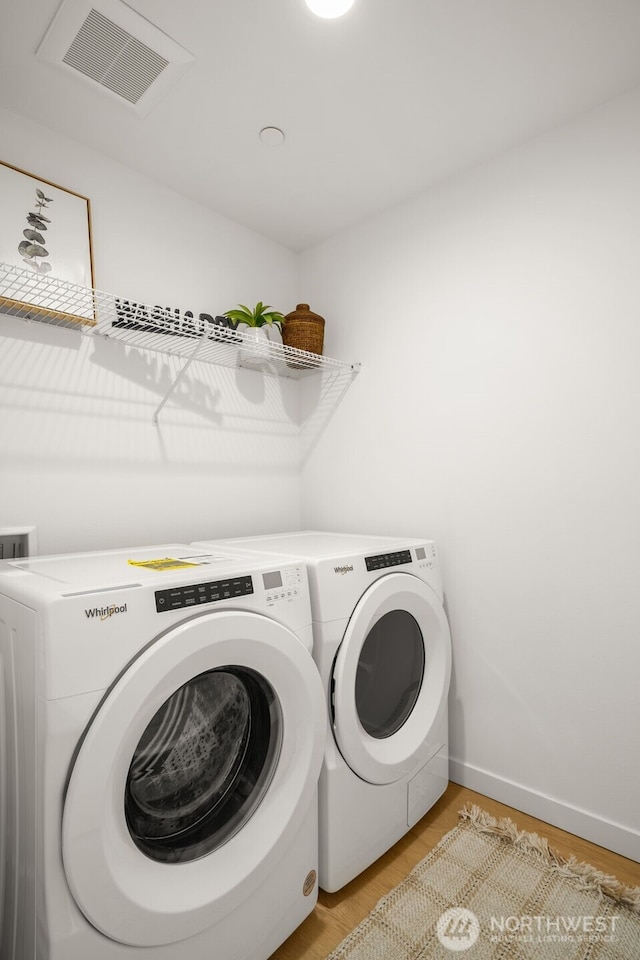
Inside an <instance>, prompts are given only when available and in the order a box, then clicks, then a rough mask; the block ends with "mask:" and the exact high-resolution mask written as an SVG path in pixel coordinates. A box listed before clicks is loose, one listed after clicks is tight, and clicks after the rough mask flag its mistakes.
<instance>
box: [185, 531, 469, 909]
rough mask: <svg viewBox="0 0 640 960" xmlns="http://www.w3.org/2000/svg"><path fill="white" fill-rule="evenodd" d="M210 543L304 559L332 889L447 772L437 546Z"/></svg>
mask: <svg viewBox="0 0 640 960" xmlns="http://www.w3.org/2000/svg"><path fill="white" fill-rule="evenodd" d="M199 546H203V545H202V544H200V545H199ZM218 547H219V548H220V549H233V550H238V551H242V550H243V549H247V550H250V551H252V552H256V551H257V552H262V553H264V554H269V555H271V556H274V557H275V556H278V555H279V556H290V557H294V556H295V557H297V558H300V559H303V560H304V562H305V563H306V565H307V569H308V574H309V584H310V590H311V610H312V614H313V632H314V641H313V656H314V659H315V661H316V663H317V665H318V668H319V671H320V675H321V678H322V682H323V685H324V693H325V698H326V703H327V709H328V715H329V719H330V725H329V730H328V734H327V743H326V747H325V754H324V760H323V765H322V771H321V774H320V786H319V816H320V867H319V871H320V872H319V882H320V886H321V887H322V888H323V889H324V890H327V891H335V890H338V889H340V888H341V887H342V886H344V884H345V883H347V882H348V881H349V880H351V879H353V877H355V876H357V874H359V873H360V872H361V871H362V870H364V869H365V867H367V866H369V865H370V864H371V863H373V861H374V860H376V859H377V858H378V857H379V856H380V855H381V854H382V853H384V852H385V851H386V850H388V849H389V848H390V847H391V846H392V845H393V844H394V843H395V842H396V841H397V840H399V839H400V838H401V837H402V836H403V835H404V834H405V833H407V831H408V830H409V829H410V828H411V827H412V826H413V825H414V824H415V823H416V822H417V821H418V820H419V819H420V818H421V817H422V816H423V815H424V814H425V813H426V812H427V811H428V810H429V809H430V808H431V807H432V806H433V804H434V803H435V802H436V800H437V799H438V798H439V797H440V796H441V795H442V794H443V793H444V791H445V789H446V787H447V784H448V781H449V758H448V715H447V700H448V693H449V681H450V676H451V637H450V632H449V625H448V623H447V618H446V615H445V611H444V607H443V591H442V580H441V574H440V567H439V563H438V557H437V552H436V547H435V544H434V543H433V541H429V540H422V539H394V538H389V537H369V536H356V535H347V534H334V533H324V532H316V531H305V532H300V533H289V534H281V535H275V536H266V537H255V538H243V539H235V540H226V541H219V542H218ZM208 548H211V544H210V545H209V547H208Z"/></svg>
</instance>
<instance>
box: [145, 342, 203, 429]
mask: <svg viewBox="0 0 640 960" xmlns="http://www.w3.org/2000/svg"><path fill="white" fill-rule="evenodd" d="M206 340H207V336H206V334H205V335H203V336H202V337H200V339H199V340H198V342H197V344H196V348H195V350H194V351H193V353H192V354H191V356H190V357H189V359H188V360H187V362H186V363H185V365H184V367H183V368H182V370H181V371H180V373H179V374H178V375H177V377H176V378H175V380H174V381H173V383H172V384H171V386H170V387H169V389H168V390H167V392H166V393H165V395H164V397H163V398H162V400H161V401H160V403H159V404H158V406H157V407H156V409H155V410H154V412H153V417H152V418H151V420H152V423H153V425H154V427H157V426H158V414H159V413H160V411H161V410H162V408H163V407H164V405H165V403H166V402H167V400H168V399H169V397H170V396H171V394H172V393H173V391H174V390H175V388H176V387H177V386H178V384H179V383H180V381H181V380H182V378H183V377H184V375H185V373H186V372H187V370H188V369H189V367H190V366H191V364H192V363H193V361H194V360H196V359H197V356H198V354H199V352H200V348H201V347H202V345H203V344H204V342H205V341H206Z"/></svg>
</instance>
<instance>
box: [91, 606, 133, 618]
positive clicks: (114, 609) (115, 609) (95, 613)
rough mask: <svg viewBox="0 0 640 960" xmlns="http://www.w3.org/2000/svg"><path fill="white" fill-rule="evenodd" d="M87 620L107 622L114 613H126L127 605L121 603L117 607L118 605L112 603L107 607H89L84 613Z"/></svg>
mask: <svg viewBox="0 0 640 960" xmlns="http://www.w3.org/2000/svg"><path fill="white" fill-rule="evenodd" d="M84 612H85V614H86V616H87V618H88V619H89V620H94V619H95V620H108V619H109V617H113V616H115V614H116V613H126V612H127V605H126V603H123V604H122V605H120V606H118V604H115V603H112V604H109V606H108V607H91V609H89V610H85V611H84Z"/></svg>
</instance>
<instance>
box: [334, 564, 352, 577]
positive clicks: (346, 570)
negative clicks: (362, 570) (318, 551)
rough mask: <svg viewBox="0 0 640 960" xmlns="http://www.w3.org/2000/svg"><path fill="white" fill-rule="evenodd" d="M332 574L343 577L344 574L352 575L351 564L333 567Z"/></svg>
mask: <svg viewBox="0 0 640 960" xmlns="http://www.w3.org/2000/svg"><path fill="white" fill-rule="evenodd" d="M333 572H334V573H339V574H341V575H342V576H343V577H344V575H345V573H353V564H352V563H347V564H345V565H344V566H343V567H334V568H333Z"/></svg>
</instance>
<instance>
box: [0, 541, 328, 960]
mask: <svg viewBox="0 0 640 960" xmlns="http://www.w3.org/2000/svg"><path fill="white" fill-rule="evenodd" d="M196 553H198V554H199V555H195V554H196ZM311 645H312V640H311V612H310V606H309V593H308V583H307V575H306V570H305V569H304V565H303V564H300V563H296V562H290V561H287V560H284V561H280V562H277V563H274V562H273V561H272V560H270V559H268V558H266V557H264V556H261V557H253V558H248V557H242V558H238V557H237V556H236V557H232V556H225V555H224V553H221V551H219V550H217V551H215V553H212V552H211V551H208V552H207V554H204V553H202V551H199V552H197V551H194V549H193V548H192V547H187V546H184V545H175V544H171V545H163V546H160V547H153V548H146V549H141V548H139V549H134V550H128V551H112V552H107V553H100V554H76V555H72V556H71V555H70V556H61V557H43V558H33V559H26V560H20V561H16V562H5V563H3V564H0V706H1V709H0V761H1V763H2V766H1V767H0V811H1V814H2V816H1V818H0V848H2V849H0V853H2V854H3V855H2V859H1V861H0V956H1V957H2V960H35V958H37V960H211V958H212V957H217V958H219V960H264V958H266V957H268V956H269V955H270V954H271V953H272V952H273V951H274V950H275V949H276V948H277V947H278V946H279V945H280V943H282V941H284V940H285V939H286V937H287V936H288V935H289V934H290V933H291V932H292V931H293V930H294V929H295V928H296V927H297V926H298V925H299V924H300V923H301V922H302V920H303V919H304V918H305V917H306V916H307V915H308V914H309V913H310V912H311V910H312V909H313V906H314V904H315V902H316V899H317V883H316V878H317V857H318V841H317V833H318V825H317V780H318V775H319V771H320V766H321V762H322V753H323V749H324V743H325V739H326V725H327V721H326V708H325V703H324V695H323V691H322V686H321V683H320V678H319V675H318V671H317V669H316V666H315V664H314V662H313V659H312V657H311Z"/></svg>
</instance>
